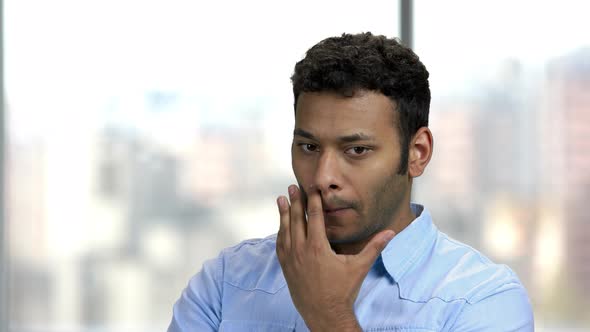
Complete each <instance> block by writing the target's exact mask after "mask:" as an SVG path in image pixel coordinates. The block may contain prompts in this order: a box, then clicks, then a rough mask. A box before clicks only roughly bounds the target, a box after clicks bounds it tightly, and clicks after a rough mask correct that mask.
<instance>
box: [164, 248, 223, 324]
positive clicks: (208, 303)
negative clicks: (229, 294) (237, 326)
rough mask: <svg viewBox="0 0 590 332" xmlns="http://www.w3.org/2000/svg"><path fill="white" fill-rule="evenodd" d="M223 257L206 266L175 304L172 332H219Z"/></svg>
mask: <svg viewBox="0 0 590 332" xmlns="http://www.w3.org/2000/svg"><path fill="white" fill-rule="evenodd" d="M222 270H223V265H222V256H221V255H220V256H219V257H218V258H217V259H213V260H209V261H207V262H205V264H203V268H202V270H201V271H200V272H199V273H198V274H197V275H195V276H194V277H193V278H192V279H191V280H190V281H189V284H188V286H187V287H186V288H185V289H184V290H183V292H182V294H181V296H180V298H179V299H178V301H176V303H175V304H174V308H173V314H172V322H170V326H169V327H168V332H185V331H204V332H206V331H217V330H218V329H219V324H220V321H221V294H222V278H223V271H222Z"/></svg>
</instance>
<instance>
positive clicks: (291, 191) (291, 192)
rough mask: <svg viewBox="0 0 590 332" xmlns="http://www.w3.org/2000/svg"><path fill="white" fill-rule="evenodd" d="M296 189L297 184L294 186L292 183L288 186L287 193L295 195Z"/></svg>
mask: <svg viewBox="0 0 590 332" xmlns="http://www.w3.org/2000/svg"><path fill="white" fill-rule="evenodd" d="M296 190H297V186H295V185H294V184H292V185H290V186H289V195H291V196H293V195H295V191H296Z"/></svg>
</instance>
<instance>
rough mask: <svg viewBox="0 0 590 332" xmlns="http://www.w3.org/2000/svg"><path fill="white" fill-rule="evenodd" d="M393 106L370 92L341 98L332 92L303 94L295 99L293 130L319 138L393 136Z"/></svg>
mask: <svg viewBox="0 0 590 332" xmlns="http://www.w3.org/2000/svg"><path fill="white" fill-rule="evenodd" d="M395 107H396V105H395V103H394V102H393V101H392V100H391V99H389V98H388V97H387V96H385V95H383V94H381V93H378V92H373V91H362V92H357V93H356V94H355V95H354V96H352V97H345V96H342V95H340V94H337V93H332V92H304V93H302V94H301V95H299V98H298V99H297V108H296V112H295V127H296V129H303V130H305V131H308V132H310V133H312V134H313V135H314V136H316V137H319V138H322V137H323V138H331V137H335V136H341V135H350V134H355V133H359V132H362V133H365V134H370V135H372V136H375V137H384V136H392V135H395V136H397V129H395V128H397V126H396V125H395V124H396V123H397V118H398V117H397V114H396V113H397V112H396V111H395Z"/></svg>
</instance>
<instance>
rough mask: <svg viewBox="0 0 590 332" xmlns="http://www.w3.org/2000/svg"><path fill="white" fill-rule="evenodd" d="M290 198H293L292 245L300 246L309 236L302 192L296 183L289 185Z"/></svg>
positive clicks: (290, 219) (291, 215)
mask: <svg viewBox="0 0 590 332" xmlns="http://www.w3.org/2000/svg"><path fill="white" fill-rule="evenodd" d="M289 198H290V199H291V210H290V218H289V221H290V230H291V246H292V247H297V246H299V247H300V248H301V247H302V246H303V244H304V243H305V240H306V238H307V235H306V233H307V230H306V229H307V225H306V224H305V214H304V213H303V202H302V200H301V192H300V191H299V188H297V186H296V185H290V186H289Z"/></svg>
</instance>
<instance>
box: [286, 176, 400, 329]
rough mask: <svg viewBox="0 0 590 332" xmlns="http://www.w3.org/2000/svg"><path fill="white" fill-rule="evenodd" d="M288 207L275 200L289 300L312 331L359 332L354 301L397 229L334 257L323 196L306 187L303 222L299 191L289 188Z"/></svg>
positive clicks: (292, 187)
mask: <svg viewBox="0 0 590 332" xmlns="http://www.w3.org/2000/svg"><path fill="white" fill-rule="evenodd" d="M289 196H290V199H291V206H289V203H288V201H287V199H286V198H285V197H283V196H281V197H279V198H278V199H277V204H278V206H279V213H280V215H281V225H280V228H279V232H278V234H277V245H276V250H277V256H278V258H279V262H280V264H281V268H282V269H283V274H284V276H285V279H286V280H287V285H288V287H289V292H290V293H291V298H292V299H293V304H294V305H295V308H297V311H299V313H300V314H301V316H302V317H303V319H304V320H305V323H306V324H307V326H308V328H310V330H312V331H315V330H317V331H330V330H334V331H360V326H359V325H358V321H357V320H356V316H355V314H354V302H355V300H356V297H357V295H358V292H359V290H360V287H361V284H362V282H363V280H364V279H365V276H366V275H367V273H368V272H369V270H370V269H371V266H372V265H373V263H374V262H375V260H376V259H377V257H378V256H379V254H380V253H381V251H382V250H383V248H385V246H386V245H387V243H388V242H389V240H391V238H393V236H394V235H395V233H394V232H393V231H391V230H385V231H382V232H380V233H378V234H376V235H375V236H373V237H372V239H371V240H370V241H369V242H368V243H367V245H366V246H365V247H364V248H363V250H362V251H361V252H360V253H358V254H357V255H338V254H336V253H335V252H334V251H332V248H331V247H330V243H329V242H328V238H327V236H326V230H325V224H324V214H323V209H322V199H321V196H320V193H319V192H318V191H316V190H310V192H309V196H308V204H307V216H308V218H309V220H308V221H307V222H306V220H305V213H304V207H303V202H302V200H301V197H302V196H301V193H300V191H299V189H298V188H297V186H294V185H292V186H290V187H289Z"/></svg>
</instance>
